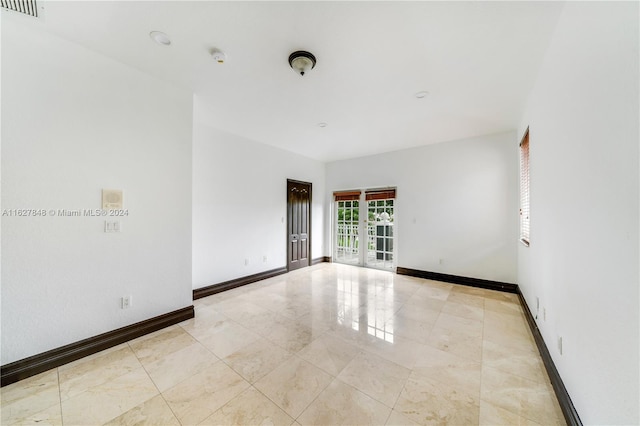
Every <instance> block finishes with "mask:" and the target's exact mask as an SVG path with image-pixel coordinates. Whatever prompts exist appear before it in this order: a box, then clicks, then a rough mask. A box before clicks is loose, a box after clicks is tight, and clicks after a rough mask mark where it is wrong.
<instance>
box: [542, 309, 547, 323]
mask: <svg viewBox="0 0 640 426" xmlns="http://www.w3.org/2000/svg"><path fill="white" fill-rule="evenodd" d="M542 320H543V321H546V320H547V308H542Z"/></svg>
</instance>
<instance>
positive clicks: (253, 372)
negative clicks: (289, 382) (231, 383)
mask: <svg viewBox="0 0 640 426" xmlns="http://www.w3.org/2000/svg"><path fill="white" fill-rule="evenodd" d="M292 356H293V354H292V353H290V352H287V351H285V350H284V349H282V348H281V347H279V346H277V345H275V344H274V343H272V342H270V341H268V340H266V339H263V338H261V337H260V338H258V339H257V340H256V341H254V342H252V343H249V344H248V345H246V346H244V347H242V348H240V349H238V350H237V351H235V352H234V353H232V354H230V355H229V356H227V357H226V358H224V359H223V361H224V362H225V363H226V364H227V365H229V366H230V367H231V368H233V370H234V371H235V372H237V373H238V374H240V375H241V376H242V377H243V378H244V379H245V380H247V381H248V382H249V383H255V382H256V381H257V380H259V379H261V378H262V377H264V376H265V375H267V374H268V373H270V372H271V371H273V370H274V369H275V368H276V367H278V366H279V365H280V364H282V363H283V362H285V361H286V360H287V359H289V358H291V357H292Z"/></svg>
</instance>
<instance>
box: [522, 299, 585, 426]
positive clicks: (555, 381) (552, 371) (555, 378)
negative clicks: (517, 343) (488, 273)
mask: <svg viewBox="0 0 640 426" xmlns="http://www.w3.org/2000/svg"><path fill="white" fill-rule="evenodd" d="M518 297H519V298H520V304H521V305H522V310H523V311H524V316H525V317H526V318H527V323H529V328H530V329H531V334H533V338H534V340H535V341H536V346H538V351H539V352H540V356H541V357H542V362H543V363H544V366H545V368H546V370H547V374H548V375H549V379H550V380H551V385H553V390H554V391H555V393H556V397H557V398H558V403H559V404H560V408H561V409H562V414H564V419H565V420H566V421H567V425H568V426H582V421H581V420H580V416H578V412H577V411H576V407H574V405H573V402H571V398H570V397H569V392H567V388H566V387H565V386H564V382H563V381H562V378H561V377H560V374H559V373H558V370H557V369H556V365H555V364H554V362H553V359H552V358H551V354H550V353H549V349H548V348H547V345H546V343H545V342H544V339H543V338H542V334H541V333H540V330H539V329H538V325H537V324H536V320H535V319H534V318H533V315H531V310H529V305H527V302H526V300H525V299H524V296H523V295H522V292H521V291H520V288H518Z"/></svg>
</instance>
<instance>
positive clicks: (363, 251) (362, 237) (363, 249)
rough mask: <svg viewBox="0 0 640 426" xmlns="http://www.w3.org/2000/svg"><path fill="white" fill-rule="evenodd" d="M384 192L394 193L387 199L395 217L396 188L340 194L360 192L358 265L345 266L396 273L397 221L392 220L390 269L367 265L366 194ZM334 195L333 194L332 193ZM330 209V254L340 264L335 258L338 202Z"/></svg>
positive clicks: (361, 189)
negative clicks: (393, 195)
mask: <svg viewBox="0 0 640 426" xmlns="http://www.w3.org/2000/svg"><path fill="white" fill-rule="evenodd" d="M386 190H393V191H394V193H395V195H396V196H395V197H393V198H389V199H393V200H394V203H393V211H394V216H396V208H397V201H396V200H397V199H398V198H397V187H395V186H393V187H384V188H370V189H369V188H359V189H353V190H343V191H342V192H350V191H359V192H360V196H359V198H358V200H357V201H358V211H359V213H358V219H359V220H358V240H359V241H358V263H357V264H354V263H344V264H345V265H353V266H358V267H361V268H370V269H378V270H381V271H388V270H392V271H394V272H395V271H396V269H397V267H398V232H397V231H398V230H397V227H396V225H397V221H395V220H394V228H393V249H392V255H393V261H392V268H390V269H387V268H379V267H376V266H373V265H368V264H367V256H368V255H369V253H368V252H369V230H368V228H369V201H367V192H378V191H386ZM336 192H341V191H336ZM334 194H335V193H334ZM331 206H332V208H331V210H330V211H331V212H332V213H331V222H332V224H333V226H332V227H331V228H332V230H331V243H332V244H331V246H332V247H331V252H332V255H333V259H334V261H335V262H337V263H342V262H340V261H339V260H338V256H337V250H338V238H337V234H338V220H337V217H338V201H336V200H335V199H334V200H333V201H332V204H331Z"/></svg>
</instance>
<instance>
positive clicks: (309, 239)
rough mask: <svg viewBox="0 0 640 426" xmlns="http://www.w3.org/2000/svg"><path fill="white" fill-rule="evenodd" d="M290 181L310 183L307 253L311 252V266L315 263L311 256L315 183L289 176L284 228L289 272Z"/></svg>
mask: <svg viewBox="0 0 640 426" xmlns="http://www.w3.org/2000/svg"><path fill="white" fill-rule="evenodd" d="M290 183H294V184H300V185H308V186H309V209H308V211H309V233H308V236H307V241H308V244H309V250H308V251H307V253H308V254H309V255H308V258H309V266H311V265H312V264H313V261H312V259H313V257H311V234H312V232H311V219H312V216H313V215H312V214H311V207H312V205H313V198H312V197H313V183H312V182H305V181H303V180H296V179H288V178H287V184H286V186H285V190H286V194H287V197H286V203H287V204H286V208H287V214H286V217H287V222H286V224H285V230H284V231H285V241H286V244H287V258H286V267H287V272H289V271H290V269H289V259H290V258H291V244H289V220H290V218H289V184H290Z"/></svg>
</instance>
